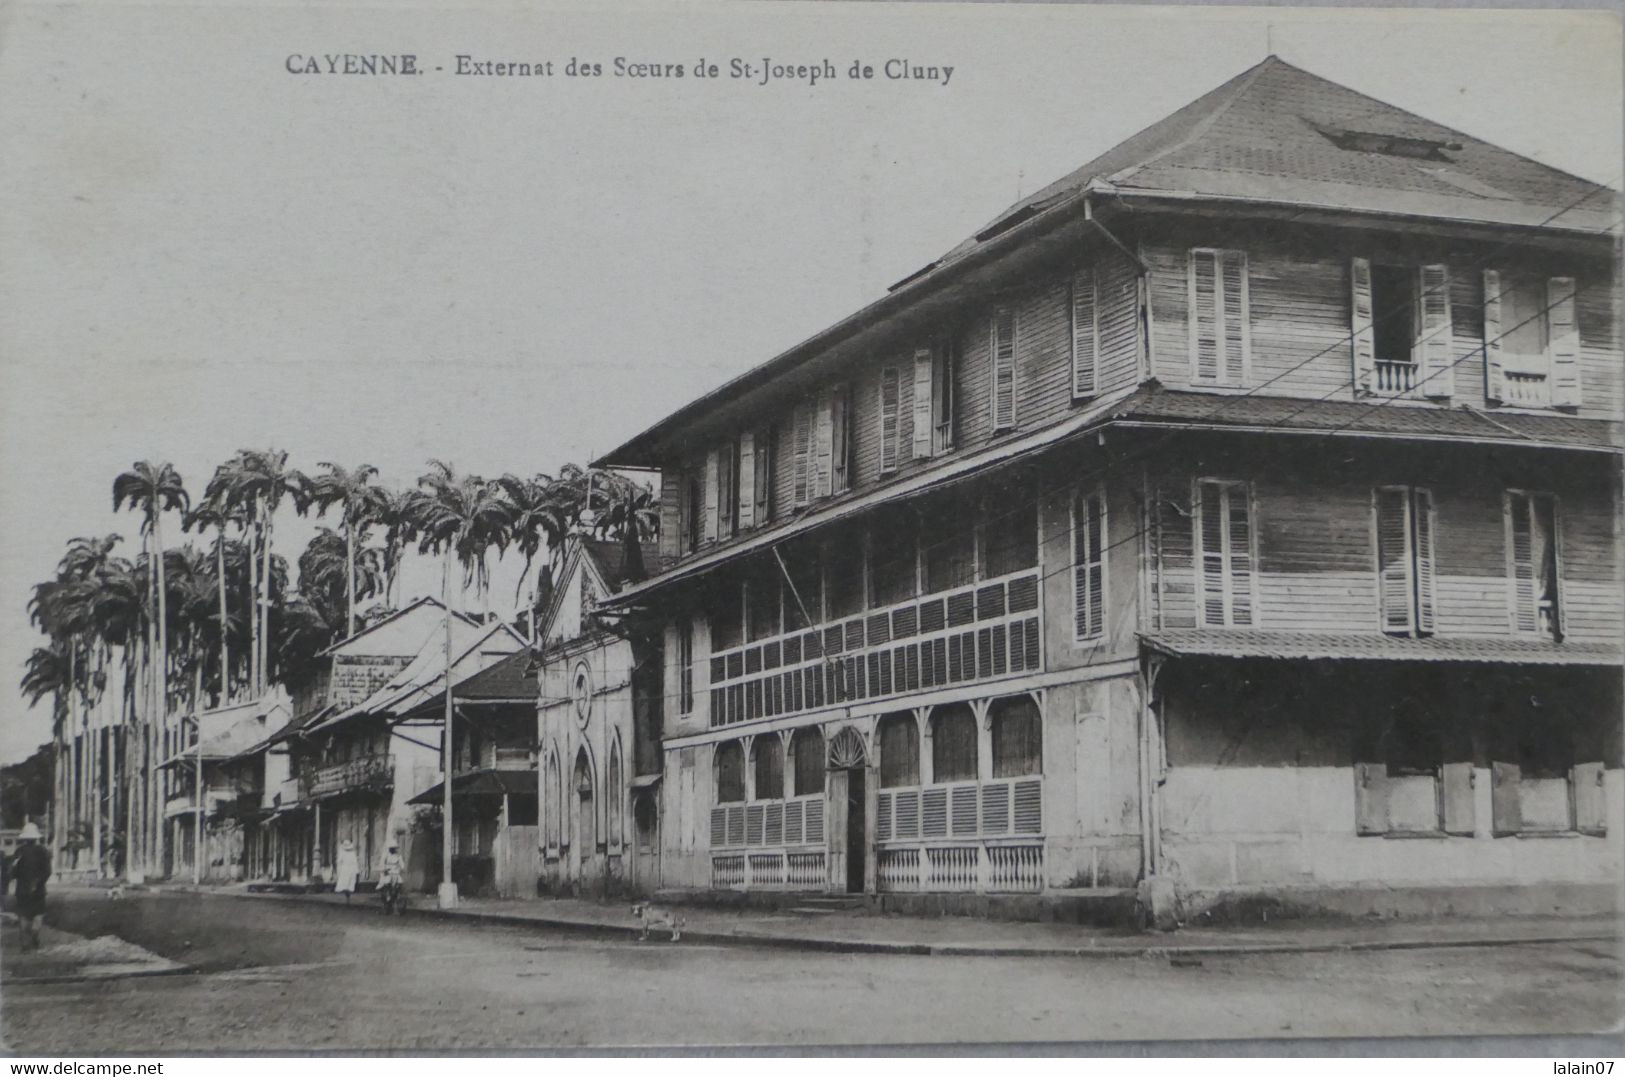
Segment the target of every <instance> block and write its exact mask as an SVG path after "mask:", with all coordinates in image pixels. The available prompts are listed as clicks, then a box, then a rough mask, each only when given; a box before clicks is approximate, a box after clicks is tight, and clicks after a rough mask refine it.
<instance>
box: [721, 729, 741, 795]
mask: <svg viewBox="0 0 1625 1077" xmlns="http://www.w3.org/2000/svg"><path fill="white" fill-rule="evenodd" d="M716 769H717V803H718V804H736V803H738V802H739V801H741V800H744V799H745V750H744V749H743V748H741V747H740V746H739V742H738V741H737V740H730V741H727V742H726V743H723V744H719V745H717V755H716Z"/></svg>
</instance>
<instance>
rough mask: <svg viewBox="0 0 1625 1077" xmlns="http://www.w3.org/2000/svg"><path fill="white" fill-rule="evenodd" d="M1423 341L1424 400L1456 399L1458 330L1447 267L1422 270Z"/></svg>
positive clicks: (1421, 345) (1424, 267)
mask: <svg viewBox="0 0 1625 1077" xmlns="http://www.w3.org/2000/svg"><path fill="white" fill-rule="evenodd" d="M1419 281H1420V288H1421V292H1422V294H1421V296H1420V298H1419V302H1418V306H1419V308H1420V309H1421V311H1422V325H1421V337H1420V339H1419V340H1418V341H1417V350H1418V352H1419V353H1420V355H1419V358H1420V360H1421V379H1420V382H1419V387H1420V389H1421V392H1422V395H1423V396H1429V397H1447V396H1453V395H1455V382H1456V377H1455V375H1456V359H1455V354H1454V352H1455V330H1454V328H1453V326H1452V323H1451V316H1450V271H1449V269H1448V268H1447V267H1445V266H1443V265H1425V266H1423V267H1422V268H1421V271H1420V276H1419Z"/></svg>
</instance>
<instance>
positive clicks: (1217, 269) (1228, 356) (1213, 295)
mask: <svg viewBox="0 0 1625 1077" xmlns="http://www.w3.org/2000/svg"><path fill="white" fill-rule="evenodd" d="M1188 278H1189V297H1188V298H1189V305H1190V316H1189V324H1190V358H1191V380H1192V381H1193V382H1196V383H1198V384H1205V385H1240V384H1243V383H1244V382H1245V381H1246V379H1247V367H1248V362H1249V353H1250V351H1251V346H1252V328H1251V326H1250V324H1249V322H1250V315H1249V313H1248V305H1249V300H1248V295H1247V253H1246V252H1245V251H1232V250H1214V249H1210V248H1196V249H1194V250H1192V251H1191V252H1190V263H1189V271H1188Z"/></svg>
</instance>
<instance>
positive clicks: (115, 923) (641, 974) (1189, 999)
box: [0, 893, 1621, 1054]
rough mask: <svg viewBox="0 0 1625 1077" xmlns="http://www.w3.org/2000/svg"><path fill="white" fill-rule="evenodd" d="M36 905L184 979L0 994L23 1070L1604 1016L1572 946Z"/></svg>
mask: <svg viewBox="0 0 1625 1077" xmlns="http://www.w3.org/2000/svg"><path fill="white" fill-rule="evenodd" d="M53 904H54V906H55V907H54V909H53V911H52V913H51V916H50V920H51V922H52V923H54V924H55V925H56V926H59V927H62V928H64V929H67V930H70V931H74V932H77V933H80V934H85V935H100V934H106V933H114V934H117V935H119V936H120V937H122V938H125V939H127V940H129V941H131V942H135V943H137V944H139V945H141V946H144V947H146V948H148V949H149V950H152V951H155V952H157V953H158V954H161V955H162V956H164V957H169V958H173V959H175V960H177V961H182V962H185V963H187V964H189V965H191V966H193V967H194V968H195V969H196V970H197V971H196V972H194V973H192V974H188V975H180V976H164V977H156V978H147V979H127V980H116V981H110V982H104V983H63V984H39V985H23V986H16V987H12V986H7V987H5V989H4V995H3V999H0V1003H3V1009H0V1027H3V1032H4V1037H5V1042H6V1045H7V1046H8V1047H10V1048H11V1049H12V1050H14V1051H18V1052H21V1053H24V1054H28V1053H54V1054H63V1053H92V1052H114V1051H118V1052H132V1053H142V1052H162V1051H187V1050H200V1051H241V1050H276V1049H342V1048H362V1049H373V1050H380V1049H394V1050H408V1051H410V1050H413V1049H422V1048H472V1047H547V1046H586V1045H605V1046H608V1045H619V1044H688V1045H704V1044H762V1043H791V1044H848V1043H851V1044H882V1043H921V1042H932V1041H938V1042H940V1041H948V1042H974V1041H1050V1042H1054V1041H1077V1040H1096V1039H1165V1038H1180V1037H1202V1038H1209V1037H1211V1038H1233V1037H1255V1036H1263V1037H1293V1036H1340V1035H1361V1036H1394V1035H1441V1034H1450V1033H1473V1034H1480V1035H1482V1034H1496V1033H1504V1034H1511V1033H1533V1032H1582V1031H1595V1030H1600V1029H1603V1028H1606V1027H1609V1026H1612V1025H1615V1024H1616V1023H1617V1021H1618V1016H1619V1014H1620V1012H1621V1000H1620V994H1619V990H1620V988H1619V984H1620V974H1619V962H1618V958H1617V955H1616V954H1614V953H1613V952H1612V950H1611V948H1610V947H1608V946H1605V945H1600V944H1594V943H1593V944H1584V943H1580V944H1570V945H1541V946H1515V947H1501V948H1471V949H1451V950H1405V951H1387V952H1379V953H1358V954H1335V955H1328V954H1304V955H1288V956H1278V955H1272V956H1252V957H1232V958H1212V957H1209V958H1205V959H1203V961H1202V962H1201V964H1199V965H1194V966H1182V967H1175V966H1174V965H1172V964H1171V963H1170V962H1169V961H1168V960H1166V959H1153V958H1112V959H1059V958H1011V957H1002V958H983V957H975V958H958V957H897V956H876V955H843V954H816V953H798V952H787V951H782V950H773V949H757V948H748V947H738V946H729V947H718V946H707V945H695V944H691V943H688V942H683V943H680V944H678V945H675V946H673V945H670V944H667V943H654V942H651V943H643V944H638V943H635V942H632V941H631V940H630V939H628V940H626V941H621V940H615V939H591V938H583V937H578V936H570V935H566V934H561V933H555V932H546V931H537V930H529V929H522V928H514V927H475V926H468V925H463V924H449V923H443V922H438V921H434V920H424V919H416V918H406V919H403V920H389V919H385V918H384V917H382V916H381V915H379V914H377V913H376V912H375V911H373V907H372V906H371V905H370V904H368V905H366V906H365V907H364V909H363V910H346V909H343V908H333V907H326V906H314V905H310V904H304V903H298V902H292V901H284V900H274V899H271V900H267V899H253V898H242V897H230V896H223V895H198V894H179V893H166V894H138V895H132V896H131V897H130V898H128V899H126V900H124V901H120V902H113V901H109V900H107V899H105V898H100V897H95V896H92V895H88V894H84V893H67V894H64V895H63V896H62V897H61V898H60V899H58V898H53ZM7 941H8V942H10V939H9V938H8V940H7Z"/></svg>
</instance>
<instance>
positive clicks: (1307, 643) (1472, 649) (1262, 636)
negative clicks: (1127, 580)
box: [1141, 628, 1625, 666]
mask: <svg viewBox="0 0 1625 1077" xmlns="http://www.w3.org/2000/svg"><path fill="white" fill-rule="evenodd" d="M1141 639H1142V640H1143V641H1144V643H1145V645H1146V646H1147V647H1149V648H1151V649H1152V650H1155V651H1160V652H1162V653H1163V654H1168V655H1174V656H1183V657H1214V658H1273V659H1286V660H1301V661H1321V660H1347V661H1387V662H1477V663H1486V662H1492V663H1498V664H1509V665H1540V666H1618V665H1621V664H1622V662H1625V655H1622V653H1621V651H1620V648H1619V647H1617V646H1614V645H1611V644H1605V643H1555V642H1553V641H1551V640H1537V639H1513V638H1510V637H1508V638H1487V637H1472V638H1468V637H1439V636H1430V637H1427V638H1425V639H1410V638H1405V637H1397V636H1384V635H1381V634H1379V633H1375V632H1372V633H1354V632H1348V633H1337V634H1321V633H1303V632H1267V631H1263V630H1258V629H1235V628H1223V629H1219V628H1195V629H1184V630H1176V631H1171V632H1157V633H1153V634H1147V635H1143V636H1141Z"/></svg>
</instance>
